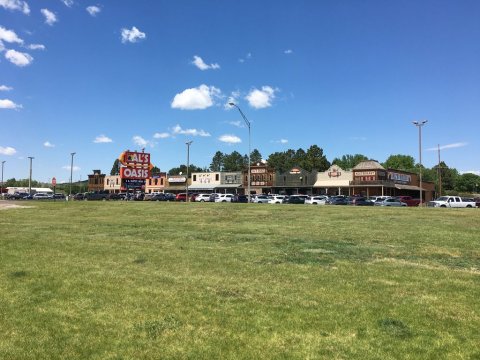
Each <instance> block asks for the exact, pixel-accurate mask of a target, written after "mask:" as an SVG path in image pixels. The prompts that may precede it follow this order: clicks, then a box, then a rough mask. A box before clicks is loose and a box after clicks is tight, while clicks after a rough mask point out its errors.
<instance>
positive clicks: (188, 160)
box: [185, 140, 193, 203]
mask: <svg viewBox="0 0 480 360" xmlns="http://www.w3.org/2000/svg"><path fill="white" fill-rule="evenodd" d="M192 143H193V140H190V141H187V142H186V143H185V144H186V145H187V181H186V182H185V202H187V203H188V168H189V167H190V145H192Z"/></svg>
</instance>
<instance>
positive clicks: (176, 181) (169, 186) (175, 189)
mask: <svg viewBox="0 0 480 360" xmlns="http://www.w3.org/2000/svg"><path fill="white" fill-rule="evenodd" d="M166 179H167V181H166V182H165V188H164V192H169V193H173V194H178V193H184V192H186V190H187V176H186V175H167V178H166ZM188 192H190V184H189V189H188Z"/></svg>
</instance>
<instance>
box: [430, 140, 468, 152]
mask: <svg viewBox="0 0 480 360" xmlns="http://www.w3.org/2000/svg"><path fill="white" fill-rule="evenodd" d="M467 145H468V143H466V142H459V143H453V144H448V145H442V146H440V150H445V149H455V148H459V147H464V146H467ZM426 150H427V151H438V147H431V148H428V149H426Z"/></svg>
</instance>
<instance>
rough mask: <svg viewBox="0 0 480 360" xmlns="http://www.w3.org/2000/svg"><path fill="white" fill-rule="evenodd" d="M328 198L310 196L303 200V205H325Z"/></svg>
mask: <svg viewBox="0 0 480 360" xmlns="http://www.w3.org/2000/svg"><path fill="white" fill-rule="evenodd" d="M327 199H328V196H325V195H312V196H309V197H308V198H306V199H305V204H310V205H325V203H326V202H327Z"/></svg>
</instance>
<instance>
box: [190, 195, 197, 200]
mask: <svg viewBox="0 0 480 360" xmlns="http://www.w3.org/2000/svg"><path fill="white" fill-rule="evenodd" d="M197 196H198V193H194V194H192V195H191V196H190V201H195V199H196V198H197Z"/></svg>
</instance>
